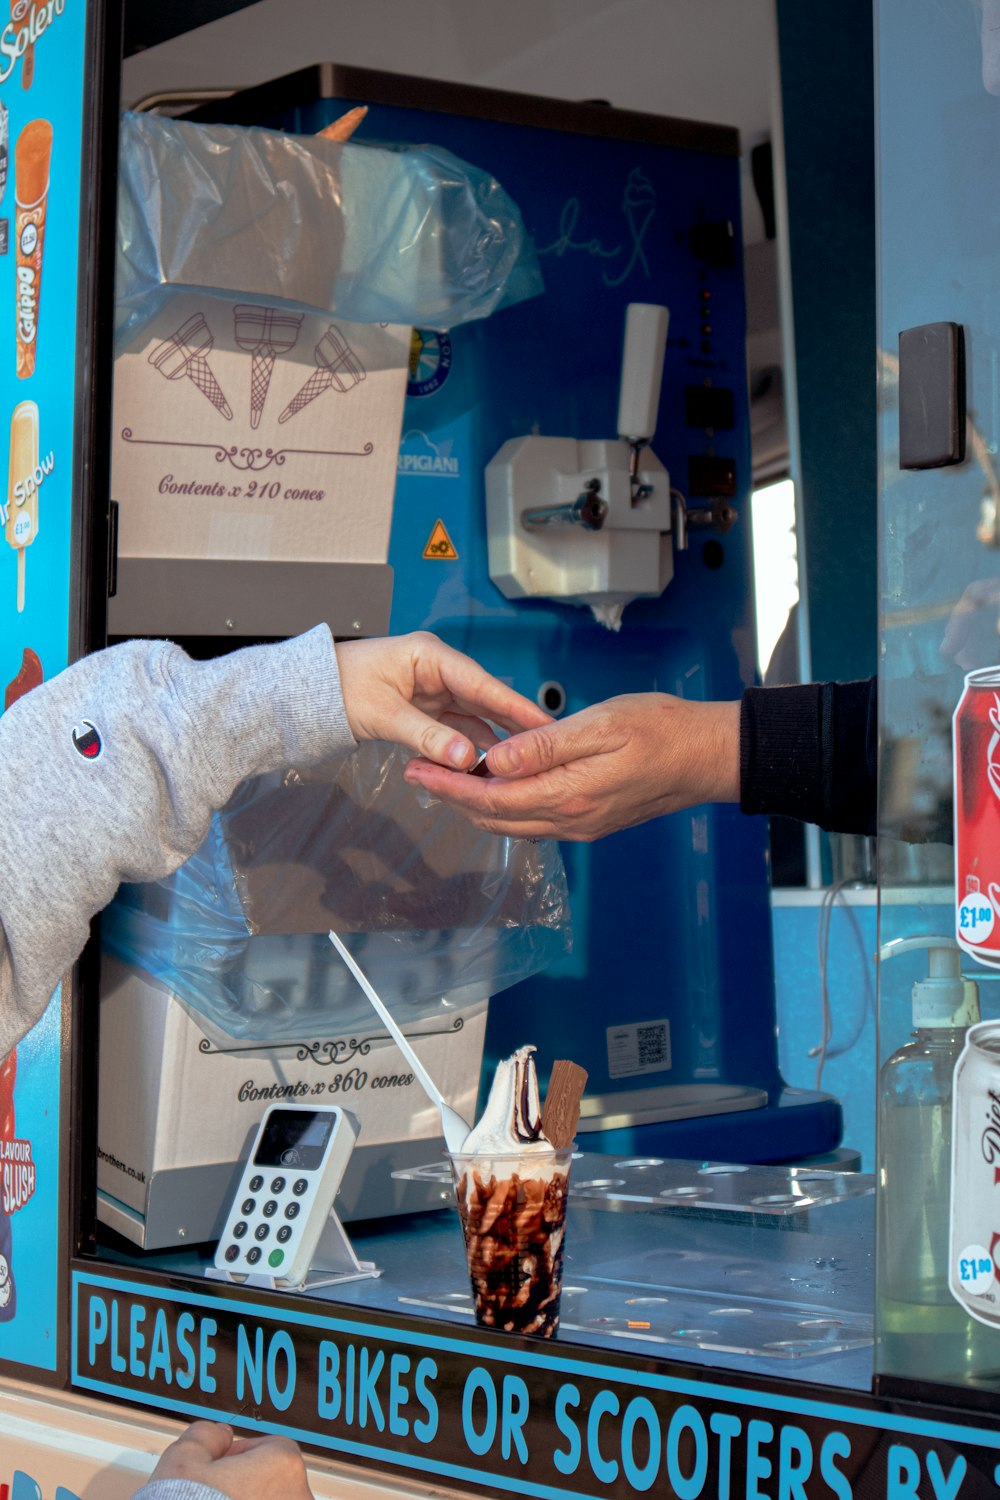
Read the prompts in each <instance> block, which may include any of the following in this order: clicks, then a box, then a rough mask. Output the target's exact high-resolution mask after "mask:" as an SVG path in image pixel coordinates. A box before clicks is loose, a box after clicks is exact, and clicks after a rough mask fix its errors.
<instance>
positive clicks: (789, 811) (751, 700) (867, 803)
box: [740, 677, 878, 834]
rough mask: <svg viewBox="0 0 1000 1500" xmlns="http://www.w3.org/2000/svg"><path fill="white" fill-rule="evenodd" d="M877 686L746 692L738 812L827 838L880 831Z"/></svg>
mask: <svg viewBox="0 0 1000 1500" xmlns="http://www.w3.org/2000/svg"><path fill="white" fill-rule="evenodd" d="M876 687H877V681H876V679H875V678H874V677H871V678H869V679H868V680H867V681H864V682H807V683H802V684H800V685H795V686H791V687H759V688H758V687H755V688H748V689H747V690H746V692H745V693H744V694H743V701H742V704H741V707H740V809H741V810H742V811H743V812H745V813H782V814H783V815H784V816H786V817H790V818H799V819H801V820H802V822H804V823H817V824H819V826H820V828H825V829H826V830H827V831H828V832H829V833H868V834H874V833H875V832H876V831H877V828H878V816H877V786H878V769H877V768H878V714H877V698H876Z"/></svg>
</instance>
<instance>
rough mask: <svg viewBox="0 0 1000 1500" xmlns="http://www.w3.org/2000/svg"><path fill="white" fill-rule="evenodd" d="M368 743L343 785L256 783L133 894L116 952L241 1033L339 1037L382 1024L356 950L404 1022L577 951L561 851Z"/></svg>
mask: <svg viewBox="0 0 1000 1500" xmlns="http://www.w3.org/2000/svg"><path fill="white" fill-rule="evenodd" d="M408 759H409V755H408V753H407V752H406V751H404V750H402V749H400V748H399V747H398V746H395V745H387V744H379V743H368V744H363V745H361V746H360V747H359V749H358V750H357V751H356V752H355V753H354V754H353V755H352V756H350V757H349V758H348V760H347V761H346V762H345V763H344V764H343V765H342V766H340V767H338V768H337V770H336V771H333V772H331V773H330V774H329V775H326V776H323V775H318V774H317V773H316V772H291V773H289V774H288V775H286V776H284V777H279V776H266V777H258V778H255V779H253V780H251V781H247V782H244V783H243V785H242V786H241V787H240V788H238V790H237V792H236V794H235V796H234V797H233V798H232V800H231V801H230V802H229V803H228V805H227V806H226V807H225V808H224V809H223V810H222V812H221V813H219V814H217V815H216V817H215V819H214V820H213V824H212V829H211V832H210V834H209V836H208V838H207V839H206V840H205V842H204V843H203V844H202V846H201V848H200V849H199V850H198V851H197V853H196V854H195V855H194V856H193V857H192V858H191V859H189V860H188V861H187V863H186V864H184V865H182V866H181V868H180V869H179V870H177V871H176V872H175V873H174V874H173V875H171V876H168V877H167V878H166V879H165V880H161V881H157V882H153V883H151V884H148V885H132V886H122V887H121V889H120V891H119V894H118V897H117V898H116V900H115V901H114V902H113V903H112V905H111V906H110V907H109V908H108V909H107V910H106V912H105V914H104V917H103V919H102V924H101V935H102V941H103V943H104V944H105V946H106V947H107V948H108V949H110V951H111V952H113V953H114V954H116V956H117V957H119V958H121V959H123V960H124V961H125V962H126V963H130V964H134V965H136V966H137V967H139V968H141V969H143V970H145V971H146V972H147V973H149V974H151V975H152V976H153V977H154V978H155V979H157V980H159V981H160V982H161V983H162V984H163V985H165V986H166V987H167V988H168V989H170V990H171V991H172V992H173V993H174V994H176V995H177V997H178V998H179V999H180V1000H181V1001H183V1002H184V1003H185V1004H186V1005H188V1006H189V1007H190V1008H191V1009H192V1010H193V1011H195V1012H196V1013H197V1014H198V1016H199V1017H200V1018H201V1019H202V1020H203V1022H206V1023H208V1024H209V1025H210V1026H213V1027H217V1028H219V1029H220V1030H221V1031H222V1032H224V1033H225V1034H226V1035H228V1036H231V1037H240V1038H243V1039H246V1040H248V1041H261V1042H276V1041H279V1040H280V1041H289V1040H305V1039H315V1038H316V1037H332V1036H338V1035H341V1034H343V1033H344V1032H347V1031H350V1030H351V1028H353V1027H356V1026H360V1025H364V1024H365V1023H367V1022H369V1021H370V1019H371V1010H370V1007H369V1005H368V1002H367V1000H365V998H364V996H363V995H362V994H361V992H360V990H359V988H358V986H357V984H356V983H355V981H354V979H353V978H352V977H351V976H350V974H349V973H348V972H347V970H346V968H345V967H344V965H343V963H342V961H341V960H339V959H338V958H337V955H336V953H335V952H334V949H333V947H332V945H331V943H330V942H329V939H328V937H327V933H328V931H329V929H330V928H333V929H334V930H335V931H337V932H338V933H339V934H340V935H341V936H342V937H343V938H344V941H345V942H346V944H347V946H348V947H349V948H350V949H351V951H352V953H353V954H354V956H355V958H356V959H357V961H358V963H359V964H360V965H361V967H362V969H363V970H364V971H365V973H366V974H367V975H368V977H369V979H370V980H371V982H372V984H373V985H374V986H375V988H376V990H378V992H379V993H380V994H381V995H382V997H383V999H384V1000H385V1002H386V1004H387V1005H389V1007H390V1008H391V1009H392V1010H393V1013H394V1014H395V1015H396V1017H397V1019H398V1020H399V1021H400V1023H401V1024H402V1023H403V1022H404V1021H414V1022H415V1021H417V1020H422V1019H424V1018H425V1017H428V1016H432V1015H438V1014H444V1015H448V1016H452V1017H455V1016H456V1015H457V1013H458V1012H460V1011H461V1009H462V1007H463V1006H466V1005H472V1004H475V1003H478V1002H480V1001H482V1000H483V999H484V998H485V997H487V996H492V995H496V994H498V993H499V992H500V991H501V990H504V989H506V988H507V987H508V986H509V985H512V984H516V983H517V982H518V980H521V979H526V978H527V977H528V975H530V974H534V973H537V972H538V971H539V970H541V969H544V968H546V967H547V966H548V965H549V964H551V963H552V962H554V960H555V959H557V958H559V957H561V956H562V955H563V954H565V953H566V952H567V951H568V950H569V947H570V910H569V898H568V893H567V889H566V877H565V871H564V869H563V863H562V857H561V855H560V853H559V848H558V845H557V844H554V843H550V842H547V841H541V842H538V843H535V842H533V841H530V840H526V839H508V838H502V837H499V836H498V835H496V834H491V833H484V832H481V831H480V830H478V829H476V828H474V827H473V826H472V824H471V823H469V822H467V821H466V819H465V818H463V817H461V816H460V815H459V814H458V813H455V812H453V811H451V810H450V809H449V808H446V807H443V806H441V805H439V804H435V805H434V806H432V807H430V808H428V807H427V806H425V805H424V804H423V803H422V802H421V800H420V798H419V797H418V795H417V793H416V792H415V790H414V788H413V787H411V786H409V785H408V784H407V783H406V782H405V781H404V780H403V770H404V768H405V766H406V762H407V760H408Z"/></svg>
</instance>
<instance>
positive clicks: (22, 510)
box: [4, 401, 41, 613]
mask: <svg viewBox="0 0 1000 1500" xmlns="http://www.w3.org/2000/svg"><path fill="white" fill-rule="evenodd" d="M40 482H41V481H40V471H39V464H38V407H37V406H36V405H35V403H34V401H19V402H18V404H17V405H16V406H15V408H14V410H13V412H12V413H11V418H10V456H9V460H8V468H7V505H6V511H7V517H6V524H5V527H4V533H5V535H6V537H7V541H8V542H9V543H10V545H11V546H12V547H13V548H14V550H15V552H16V553H17V608H18V613H21V612H22V611H23V609H24V575H25V564H24V554H25V551H26V550H27V548H28V547H30V546H31V543H32V542H33V541H34V540H35V537H36V536H37V535H38V487H39V484H40Z"/></svg>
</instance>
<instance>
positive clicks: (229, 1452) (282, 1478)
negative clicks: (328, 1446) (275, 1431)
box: [150, 1422, 313, 1500]
mask: <svg viewBox="0 0 1000 1500" xmlns="http://www.w3.org/2000/svg"><path fill="white" fill-rule="evenodd" d="M154 1479H190V1480H192V1481H196V1482H197V1483H199V1484H204V1485H208V1487H209V1488H210V1489H213V1490H218V1491H219V1493H220V1494H222V1495H228V1496H229V1497H230V1500H275V1497H276V1496H279V1495H280V1496H281V1500H313V1494H312V1490H311V1489H310V1488H309V1483H308V1480H307V1478H306V1466H305V1463H304V1461H303V1458H302V1454H301V1453H300V1452H299V1449H298V1446H297V1445H296V1444H295V1443H293V1442H292V1440H291V1438H282V1437H250V1438H238V1437H235V1436H234V1435H233V1430H232V1428H231V1427H227V1426H225V1425H224V1424H222V1423H218V1422H192V1424H191V1426H190V1427H189V1428H188V1430H187V1432H185V1433H184V1434H183V1435H182V1436H181V1437H179V1438H178V1439H177V1441H176V1443H171V1444H170V1447H169V1448H166V1449H164V1451H163V1453H162V1455H161V1457H160V1461H159V1463H158V1464H157V1465H156V1468H155V1469H154V1470H153V1472H152V1474H151V1475H150V1482H152V1481H153V1480H154Z"/></svg>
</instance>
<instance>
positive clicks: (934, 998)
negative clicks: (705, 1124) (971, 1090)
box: [875, 935, 1000, 1382]
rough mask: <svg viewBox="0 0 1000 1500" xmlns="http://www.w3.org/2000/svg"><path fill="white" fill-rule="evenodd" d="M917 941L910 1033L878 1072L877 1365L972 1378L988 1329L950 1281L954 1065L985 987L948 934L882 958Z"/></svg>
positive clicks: (890, 1371)
mask: <svg viewBox="0 0 1000 1500" xmlns="http://www.w3.org/2000/svg"><path fill="white" fill-rule="evenodd" d="M915 948H926V949H927V950H928V972H927V977H926V978H925V979H921V980H918V982H917V983H916V984H915V985H914V986H913V1028H914V1029H913V1034H912V1036H911V1038H910V1040H909V1041H908V1042H906V1043H905V1044H904V1045H903V1046H902V1047H900V1048H899V1050H898V1051H897V1052H894V1053H893V1054H892V1056H891V1057H890V1058H888V1059H887V1060H886V1062H885V1063H884V1064H883V1066H882V1068H881V1070H880V1073H879V1089H878V1161H879V1170H878V1185H877V1189H876V1191H877V1209H878V1229H877V1235H876V1255H877V1294H878V1313H877V1336H878V1341H877V1346H876V1361H875V1367H876V1370H877V1372H878V1373H879V1374H880V1375H898V1376H904V1377H908V1378H912V1379H915V1380H934V1379H940V1380H950V1381H959V1382H962V1381H971V1380H972V1379H973V1378H975V1377H976V1376H977V1375H979V1376H980V1377H981V1376H982V1374H983V1373H984V1349H983V1345H984V1343H985V1342H986V1338H987V1337H988V1334H989V1330H987V1329H985V1328H983V1327H981V1326H977V1324H976V1321H975V1319H974V1318H971V1317H969V1316H968V1314H966V1313H965V1312H964V1311H963V1309H962V1308H961V1307H959V1306H958V1304H957V1303H956V1302H955V1299H954V1298H953V1297H952V1295H951V1292H950V1291H949V1288H948V1253H949V1250H948V1244H949V1230H950V1217H951V1216H950V1182H951V1122H952V1110H951V1106H952V1074H953V1072H954V1068H955V1063H956V1061H957V1060H958V1057H959V1054H960V1053H961V1051H962V1047H963V1045H964V1042H965V1033H966V1031H967V1030H968V1028H969V1027H970V1026H971V1025H973V1024H974V1023H975V1022H976V1021H978V1019H979V990H978V987H977V985H976V984H975V982H974V981H973V980H971V979H963V978H962V975H961V967H960V966H961V952H960V950H959V947H958V944H957V943H956V942H955V940H954V938H951V937H943V936H935V935H925V936H920V937H907V938H898V939H896V940H895V941H893V942H890V943H886V944H885V945H884V946H883V947H882V948H881V949H880V950H879V958H880V960H881V961H882V963H885V962H886V961H887V960H888V959H890V958H894V957H895V956H896V955H898V954H900V953H906V952H910V951H911V950H913V949H915ZM882 983H883V985H884V984H885V979H884V978H883V980H882ZM995 1362H996V1363H997V1364H998V1365H1000V1359H998V1360H996V1361H995Z"/></svg>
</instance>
